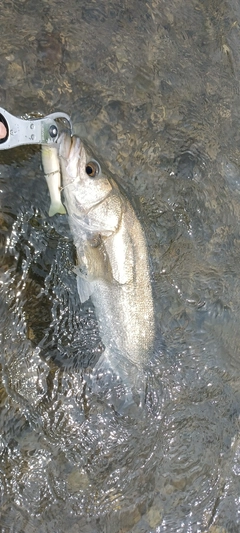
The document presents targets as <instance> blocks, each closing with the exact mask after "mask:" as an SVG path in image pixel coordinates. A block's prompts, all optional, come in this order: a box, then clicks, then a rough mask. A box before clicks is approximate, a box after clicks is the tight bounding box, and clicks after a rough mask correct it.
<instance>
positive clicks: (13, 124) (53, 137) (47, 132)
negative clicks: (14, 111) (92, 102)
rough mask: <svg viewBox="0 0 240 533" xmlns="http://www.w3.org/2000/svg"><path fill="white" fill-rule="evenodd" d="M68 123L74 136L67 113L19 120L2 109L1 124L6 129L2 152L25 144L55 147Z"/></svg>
mask: <svg viewBox="0 0 240 533" xmlns="http://www.w3.org/2000/svg"><path fill="white" fill-rule="evenodd" d="M66 121H67V123H68V129H70V133H71V134H72V122H71V119H70V117H69V115H67V114H66V113H61V112H56V113H51V114H50V115H47V116H45V117H41V118H34V117H33V118H32V117H31V116H29V115H28V117H27V118H19V117H15V116H14V115H11V114H10V113H8V111H6V110H5V109H3V108H2V107H0V123H2V124H3V126H4V127H5V129H6V135H5V137H4V138H2V139H0V150H7V149H10V148H14V147H16V146H21V145H24V144H40V145H42V144H46V145H54V144H56V142H57V140H58V138H59V135H60V133H61V132H62V129H63V122H65V125H66ZM0 126H1V124H0ZM3 129H4V128H3Z"/></svg>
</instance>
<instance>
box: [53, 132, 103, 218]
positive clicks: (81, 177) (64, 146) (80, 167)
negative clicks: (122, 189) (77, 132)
mask: <svg viewBox="0 0 240 533" xmlns="http://www.w3.org/2000/svg"><path fill="white" fill-rule="evenodd" d="M58 149H59V159H60V165H61V173H62V181H63V183H62V185H63V189H64V193H65V198H66V199H67V204H68V205H67V208H68V210H69V208H70V211H71V212H73V211H74V204H75V206H76V209H77V212H78V214H79V210H82V211H84V212H88V211H89V209H91V208H92V207H94V206H95V205H97V204H98V203H99V202H101V201H103V200H104V198H106V197H107V196H108V194H109V193H110V192H111V190H112V185H111V183H110V181H109V179H108V178H107V177H106V176H105V175H104V174H103V173H102V170H101V167H100V165H99V163H98V162H97V161H96V160H95V159H94V158H92V157H91V156H90V155H88V153H87V152H86V150H85V147H84V145H83V143H82V141H81V139H80V138H79V137H77V136H72V137H71V136H70V135H69V134H66V133H62V134H61V136H60V137H59V140H58ZM69 204H71V206H70V205H69Z"/></svg>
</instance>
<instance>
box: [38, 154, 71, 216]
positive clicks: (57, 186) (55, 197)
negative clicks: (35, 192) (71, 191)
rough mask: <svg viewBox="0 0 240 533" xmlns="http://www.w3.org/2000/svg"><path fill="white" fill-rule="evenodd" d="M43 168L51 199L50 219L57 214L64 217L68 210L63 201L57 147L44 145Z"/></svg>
mask: <svg viewBox="0 0 240 533" xmlns="http://www.w3.org/2000/svg"><path fill="white" fill-rule="evenodd" d="M42 166H43V171H44V175H45V179H46V182H47V186H48V190H49V194H50V199H51V204H50V208H49V212H48V214H49V216H50V217H52V216H54V215H56V214H57V213H59V214H61V215H64V214H65V213H66V209H65V207H64V205H63V204H62V200H61V172H60V163H59V158H58V150H57V147H55V146H47V145H42Z"/></svg>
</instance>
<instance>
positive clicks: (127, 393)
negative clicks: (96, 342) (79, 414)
mask: <svg viewBox="0 0 240 533" xmlns="http://www.w3.org/2000/svg"><path fill="white" fill-rule="evenodd" d="M119 358H121V364H118V362H119V360H120V359H119ZM125 359H126V358H124V357H123V356H122V355H121V354H118V355H116V354H115V353H112V352H110V350H108V349H106V350H105V351H104V352H103V353H102V355H101V356H100V358H99V360H98V362H97V364H96V365H95V367H94V370H93V374H92V383H91V389H92V391H93V392H94V393H95V394H97V395H98V394H102V393H103V391H104V390H106V395H109V400H111V403H112V404H113V405H114V407H115V408H116V410H117V411H118V412H119V413H123V412H125V411H126V409H128V408H129V407H132V406H133V405H135V406H136V405H138V407H142V406H143V404H144V398H145V378H144V375H143V372H142V371H140V370H139V369H136V366H135V365H133V364H131V363H130V362H129V361H128V360H126V363H127V366H126V365H124V364H123V360H125Z"/></svg>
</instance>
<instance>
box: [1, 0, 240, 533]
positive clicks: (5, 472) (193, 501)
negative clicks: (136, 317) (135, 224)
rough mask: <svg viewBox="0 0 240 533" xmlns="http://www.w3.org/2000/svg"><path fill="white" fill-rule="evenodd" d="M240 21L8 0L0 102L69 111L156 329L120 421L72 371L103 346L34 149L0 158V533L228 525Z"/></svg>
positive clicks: (237, 364) (204, 12) (216, 529)
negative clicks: (128, 216) (106, 181)
mask: <svg viewBox="0 0 240 533" xmlns="http://www.w3.org/2000/svg"><path fill="white" fill-rule="evenodd" d="M239 28H240V10H239V4H238V2H236V1H234V0H232V1H221V0H218V2H215V1H212V2H209V1H208V0H205V1H197V0H192V1H190V0H169V1H168V2H164V1H161V2H160V1H157V0H151V1H150V2H144V1H142V0H135V1H134V0H130V2H129V1H128V2H126V1H124V2H121V3H119V2H117V1H116V0H114V1H110V2H105V1H103V0H100V1H98V2H95V1H94V0H90V1H88V2H86V1H85V0H81V1H79V0H69V1H68V2H67V3H66V2H64V1H62V0H58V2H56V0H52V1H51V0H50V1H44V0H43V1H42V2H38V3H36V2H35V0H16V1H14V2H12V1H8V0H4V1H3V9H2V10H1V20H0V30H1V33H0V34H1V51H0V55H1V78H0V97H1V106H2V107H5V108H6V109H8V110H9V111H10V112H12V113H15V114H17V115H22V114H25V113H30V112H41V113H45V114H47V113H49V112H52V111H56V110H61V111H65V112H67V113H70V114H71V115H72V118H73V122H74V128H75V132H76V133H78V134H79V135H80V136H81V137H82V138H83V139H85V140H86V141H87V142H89V143H90V144H91V145H92V147H93V149H94V151H95V153H96V158H97V159H98V158H100V159H102V160H104V163H105V165H107V167H108V168H109V169H110V170H111V171H112V172H114V173H115V174H116V175H117V176H118V179H119V180H120V181H121V183H122V185H123V187H124V188H125V189H126V190H127V191H128V193H130V195H131V197H132V201H133V203H134V205H135V206H136V209H137V211H138V214H139V216H140V217H141V220H142V223H143V225H144V227H145V230H146V234H147V238H148V246H149V252H150V256H151V261H152V273H153V290H154V302H155V309H156V321H157V324H158V334H157V339H156V351H155V353H154V355H153V357H152V359H151V361H150V364H149V368H148V369H147V370H146V373H147V380H148V389H149V395H148V398H147V402H146V406H145V408H144V409H143V411H139V410H136V411H133V412H131V411H129V412H128V413H126V414H125V416H124V415H119V414H117V413H116V412H115V410H114V409H113V408H112V405H111V394H112V391H111V390H108V388H107V387H105V388H103V390H102V391H100V392H99V394H93V393H91V390H90V389H89V388H88V386H86V384H85V382H84V380H83V379H82V368H85V369H87V367H88V365H91V364H92V363H94V361H95V359H96V357H97V356H98V355H99V353H101V351H102V349H103V347H102V344H101V339H100V337H99V333H98V327H97V323H96V320H95V317H94V311H93V308H92V307H91V306H90V305H89V304H88V305H85V306H80V304H79V300H78V294H77V289H76V280H75V275H74V273H73V266H74V255H75V253H74V248H73V244H72V239H71V235H70V232H69V228H68V224H67V219H66V217H54V218H53V219H49V217H48V215H47V213H48V207H49V199H48V194H47V187H46V184H45V181H44V178H43V174H42V171H41V168H40V153H39V150H38V149H37V148H36V149H32V148H31V149H30V148H27V147H25V148H19V149H17V150H13V151H11V152H6V153H5V152H0V190H1V192H0V206H1V211H0V213H1V215H0V231H1V240H0V243H1V279H0V281H1V288H0V298H1V299H0V313H1V314H0V320H1V325H0V334H1V352H0V355H1V385H0V405H1V411H0V413H1V417H0V424H1V431H0V450H1V462H0V488H1V512H0V528H1V531H2V532H3V533H6V532H13V533H15V532H16V533H23V532H24V533H33V532H37V533H39V532H40V533H48V532H49V533H50V532H51V533H56V532H57V533H64V532H65V531H69V532H70V533H80V532H81V533H103V532H104V533H130V532H131V533H140V532H141V533H165V532H166V533H170V532H176V533H177V532H178V533H207V532H209V533H226V532H227V533H235V532H238V531H239V528H240V500H239V475H240V470H239V459H240V439H239V410H240V393H239V390H240V388H239V384H240V353H239V344H240V342H239V341H240V333H239V332H240V327H239V326H240V306H239V301H240V290H239V287H240V284H239V279H240V276H239V264H240V225H239V215H240V171H239V161H240V148H239V146H240V144H239V140H240V135H239V118H240V111H239V109H240V91H239V78H240V56H239V39H240V29H239ZM120 389H121V385H120V384H119V391H117V392H118V393H119V394H121V390H120ZM115 392H116V391H115Z"/></svg>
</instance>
